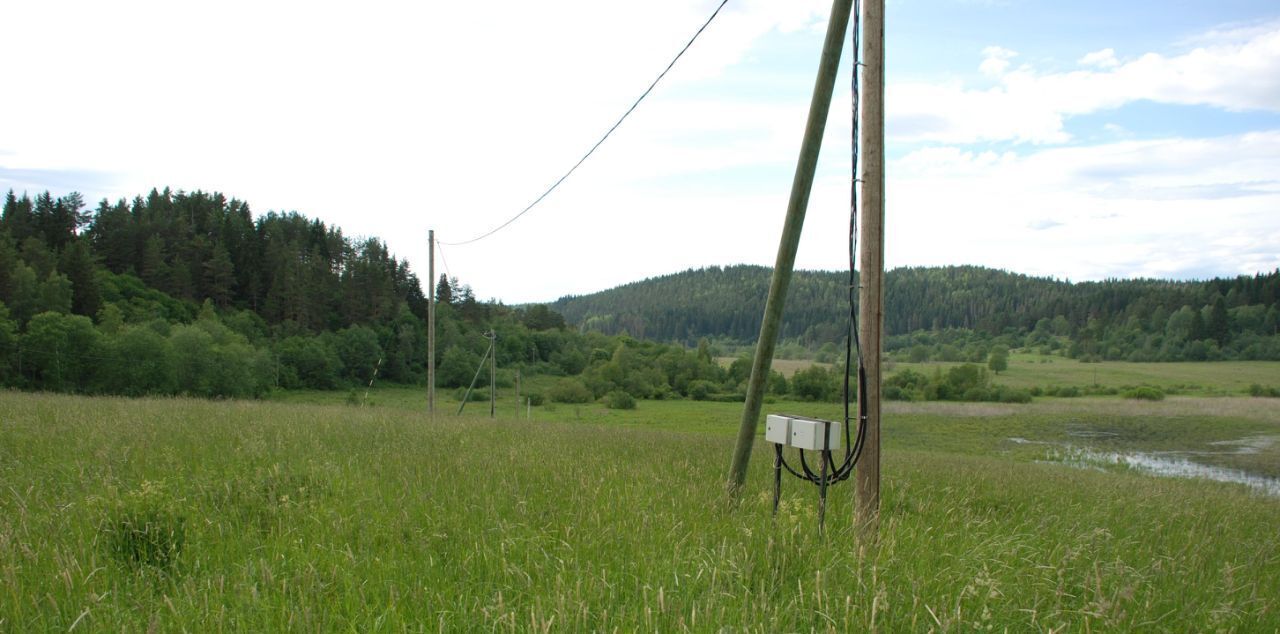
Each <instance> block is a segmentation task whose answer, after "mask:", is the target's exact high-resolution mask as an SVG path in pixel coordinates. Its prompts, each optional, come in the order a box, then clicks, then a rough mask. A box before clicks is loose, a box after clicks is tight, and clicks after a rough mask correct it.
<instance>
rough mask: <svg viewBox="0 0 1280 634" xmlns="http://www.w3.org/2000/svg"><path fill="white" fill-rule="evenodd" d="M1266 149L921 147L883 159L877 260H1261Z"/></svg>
mask: <svg viewBox="0 0 1280 634" xmlns="http://www.w3.org/2000/svg"><path fill="white" fill-rule="evenodd" d="M1276 156H1280V131H1269V132H1259V133H1250V134H1244V135H1237V136H1226V137H1218V138H1211V139H1179V138H1174V139H1160V140H1149V141H1124V142H1118V143H1111V144H1106V145H1100V146H1092V147H1072V148H1050V149H1042V150H1036V151H1032V152H1029V153H1025V154H1014V153H1004V154H993V153H982V152H966V151H962V150H959V149H956V148H928V149H923V150H919V151H916V152H912V153H911V154H909V155H907V156H905V157H903V158H902V159H900V160H898V161H895V162H893V163H892V164H891V165H890V166H889V170H890V171H889V183H888V190H889V192H890V199H889V202H888V203H887V204H888V208H887V212H886V213H887V217H888V218H887V220H886V223H887V226H888V227H889V233H888V235H889V236H890V237H889V245H888V247H887V249H886V253H887V257H888V258H889V262H890V264H894V263H895V262H896V263H911V264H951V263H977V264H985V265H988V266H997V267H1002V268H1009V269H1013V270H1017V271H1020V272H1026V273H1034V274H1041V275H1051V276H1056V277H1069V278H1072V279H1100V278H1105V277H1130V276H1139V275H1141V276H1154V277H1167V276H1181V275H1187V274H1188V273H1189V272H1194V271H1209V272H1215V273H1228V274H1233V273H1253V272H1256V271H1264V270H1272V269H1275V268H1277V267H1280V215H1278V214H1276V213H1275V210H1276V209H1278V208H1280V176H1277V175H1276V171H1275V167H1274V165H1275V157H1276ZM1208 219H1211V220H1208Z"/></svg>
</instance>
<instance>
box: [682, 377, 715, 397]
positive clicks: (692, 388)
mask: <svg viewBox="0 0 1280 634" xmlns="http://www.w3.org/2000/svg"><path fill="white" fill-rule="evenodd" d="M715 392H716V385H715V383H712V382H711V381H704V380H702V379H698V380H697V381H690V382H689V398H691V399H693V400H695V401H705V400H707V399H709V398H711V395H712V394H715Z"/></svg>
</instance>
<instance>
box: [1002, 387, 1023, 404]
mask: <svg viewBox="0 0 1280 634" xmlns="http://www.w3.org/2000/svg"><path fill="white" fill-rule="evenodd" d="M995 396H996V400H998V401H1000V402H1001V403H1030V402H1031V392H1029V391H1027V390H1019V389H1015V388H1009V387H1000V388H998V389H997V390H996V394H995Z"/></svg>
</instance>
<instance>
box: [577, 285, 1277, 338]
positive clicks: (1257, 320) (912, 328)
mask: <svg viewBox="0 0 1280 634" xmlns="http://www.w3.org/2000/svg"><path fill="white" fill-rule="evenodd" d="M769 273H770V270H769V269H767V268H765V267H760V266H745V265H744V266H730V267H724V268H721V267H710V268H704V269H691V270H688V271H684V272H681V273H676V274H672V275H666V276H662V277H655V278H651V279H647V280H644V281H641V282H634V283H631V284H627V285H624V286H619V287H617V288H613V289H610V290H607V291H603V292H600V293H595V294H592V295H585V296H569V297H563V298H561V299H560V300H558V301H556V302H555V303H553V304H552V306H553V308H555V309H556V310H557V311H558V312H560V313H561V314H563V315H564V316H565V318H566V319H567V320H568V321H569V322H570V323H572V324H575V325H577V326H579V327H581V328H583V329H586V330H596V331H600V332H605V333H617V332H624V331H625V332H627V333H630V334H631V335H633V336H637V337H645V338H649V339H654V340H658V341H682V342H692V341H696V340H697V339H699V338H701V337H727V338H730V339H734V340H738V341H752V340H754V338H755V337H756V335H757V333H758V332H759V328H760V318H761V314H762V312H763V309H764V300H765V295H766V294H767V290H768V284H769ZM846 280H847V274H846V273H841V272H830V271H797V272H796V274H795V276H794V278H793V279H792V283H791V290H790V295H789V297H788V299H787V308H786V315H785V318H784V324H783V332H782V337H783V338H784V339H790V340H793V341H795V342H797V343H799V344H800V345H803V346H806V347H810V348H814V347H818V346H821V345H822V344H824V343H832V342H838V341H840V340H841V338H842V337H843V336H844V333H843V327H844V320H845V315H846V311H847V308H846V306H847V304H846V284H847V282H846ZM885 295H886V303H887V306H886V315H885V322H886V324H885V325H886V328H887V329H888V331H889V333H891V334H893V335H908V334H910V333H914V332H918V331H945V330H963V331H972V332H973V333H975V335H977V336H985V337H995V336H1000V335H1006V334H1010V333H1014V334H1022V335H1029V334H1031V333H1033V332H1039V333H1045V334H1052V335H1054V336H1058V337H1069V338H1071V339H1072V340H1074V341H1075V342H1076V343H1078V344H1079V345H1080V346H1082V348H1081V349H1080V354H1096V355H1098V356H1102V357H1107V358H1132V359H1133V360H1181V359H1184V358H1189V359H1203V358H1213V357H1215V355H1217V356H1222V355H1225V356H1231V357H1233V358H1280V357H1278V356H1277V355H1280V346H1278V345H1277V343H1276V341H1275V335H1276V333H1277V328H1276V322H1277V310H1278V308H1277V302H1278V301H1280V271H1273V272H1271V273H1269V274H1265V275H1264V274H1258V275H1255V276H1241V277H1237V278H1231V279H1213V280H1208V281H1197V282H1172V281H1163V280H1108V281H1103V282H1080V283H1072V282H1067V281H1060V280H1053V279H1048V278H1037V277H1029V276H1026V275H1019V274H1016V273H1009V272H1005V271H999V270H993V269H987V268H982V267H973V266H957V267H941V268H900V269H895V270H892V271H889V272H888V274H887V275H886V279H885ZM1195 342H1203V345H1194V346H1193V345H1192V344H1194V343H1195ZM894 343H895V344H898V345H901V344H902V340H901V339H898V340H896V341H895V342H894ZM1016 343H1018V344H1022V343H1023V341H1022V340H1021V339H1019V340H1018V341H1017V342H1016ZM891 347H892V346H891ZM1188 348H1191V349H1190V350H1188ZM1201 348H1204V349H1203V350H1202V349H1201Z"/></svg>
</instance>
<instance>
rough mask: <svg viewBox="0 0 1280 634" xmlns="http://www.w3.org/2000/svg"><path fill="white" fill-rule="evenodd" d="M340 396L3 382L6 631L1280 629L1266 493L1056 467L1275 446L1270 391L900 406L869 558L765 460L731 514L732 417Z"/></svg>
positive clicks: (1, 627)
mask: <svg viewBox="0 0 1280 634" xmlns="http://www.w3.org/2000/svg"><path fill="white" fill-rule="evenodd" d="M1045 365H1048V364H1045ZM1078 365H1083V364H1078ZM1160 367H1165V366H1160ZM1201 367H1208V366H1204V365H1203V364H1202V366H1201ZM1009 374H1010V375H1012V374H1014V372H1012V371H1011V372H1010V373H1009ZM1192 380H1194V381H1195V382H1199V383H1204V384H1208V382H1207V380H1206V379H1205V378H1204V377H1203V376H1202V377H1200V378H1196V379H1192ZM1192 380H1188V381H1192ZM1177 381H1179V382H1181V381H1183V379H1181V378H1179V379H1177ZM347 396H348V395H347V394H345V393H289V394H284V395H281V396H280V398H281V400H280V401H279V402H236V401H223V402H214V401H201V400H188V399H141V400H128V399H120V398H88V397H77V396H64V395H46V394H25V393H16V392H3V393H0V631H21V632H30V631H69V630H83V631H97V630H127V631H141V630H151V631H175V630H196V631H215V630H216V631H220V630H234V631H274V630H336V629H341V630H356V631H400V630H412V631H468V630H482V631H493V630H499V631H586V630H589V631H636V630H646V631H681V630H691V631H716V630H719V629H721V628H728V629H731V630H745V631H762V632H778V631H929V630H933V631H974V630H991V631H1004V630H1009V631H1064V630H1071V631H1090V630H1094V629H1097V630H1102V631H1135V630H1136V631H1274V630H1276V629H1277V628H1280V599H1278V597H1280V534H1277V533H1276V531H1275V527H1276V526H1277V525H1280V499H1277V498H1275V497H1268V496H1264V495H1261V494H1259V493H1257V492H1256V491H1254V490H1252V489H1249V488H1247V487H1244V486H1241V485H1233V484H1224V483H1217V482H1210V481H1204V480H1192V479H1171V478H1157V477H1153V476H1150V475H1147V474H1144V473H1140V472H1137V471H1135V470H1131V469H1125V468H1104V467H1095V468H1085V469H1080V468H1073V467H1071V466H1067V465H1065V464H1062V463H1058V462H1054V461H1053V460H1050V459H1048V455H1047V453H1046V451H1047V449H1046V447H1049V446H1051V445H1052V444H1053V443H1068V442H1071V443H1081V442H1087V443H1092V444H1094V445H1097V446H1100V447H1105V448H1110V449H1126V450H1127V449H1133V450H1150V451H1161V450H1172V449H1186V448H1204V447H1213V446H1216V445H1213V444H1212V443H1222V442H1228V443H1229V442H1233V441H1237V440H1239V439H1242V438H1257V437H1270V436H1280V413H1278V410H1280V407H1277V401H1276V399H1265V398H1248V397H1217V398H1202V397H1201V398H1191V397H1181V396H1175V397H1170V398H1168V399H1166V400H1164V401H1161V402H1155V403H1148V402H1133V401H1124V400H1121V399H1118V398H1101V397H1095V398H1073V399H1048V398H1045V399H1037V400H1036V402H1034V403H1031V404H1029V405H1001V404H989V403H890V404H888V409H887V412H886V420H885V428H884V458H883V462H884V472H883V475H882V479H883V487H884V489H883V507H882V518H881V523H880V530H879V533H878V538H877V539H875V540H874V541H860V540H859V539H858V538H857V535H856V534H855V532H854V530H853V529H852V528H851V525H852V499H851V496H852V488H851V487H850V486H849V485H848V484H842V485H839V486H837V487H835V488H834V489H833V490H832V496H831V500H830V502H831V504H830V507H829V509H828V525H827V531H826V534H825V535H824V536H819V534H818V531H817V528H816V523H815V522H816V506H817V504H816V492H815V491H814V489H813V487H811V486H808V485H805V486H801V484H800V483H798V482H797V481H794V480H792V481H790V482H785V481H784V496H783V503H782V507H781V512H780V513H779V515H778V516H777V517H776V518H775V517H771V513H770V500H771V491H772V489H771V479H770V466H771V460H770V458H771V454H772V452H771V449H770V448H769V447H768V446H767V445H765V443H763V442H758V443H757V445H756V452H755V457H754V459H753V461H752V471H751V474H750V479H749V480H748V484H747V489H746V491H745V495H744V497H743V499H742V501H741V503H740V504H739V505H737V506H736V507H735V506H731V505H729V504H727V503H726V501H725V497H724V492H723V481H724V476H725V471H726V468H727V462H728V456H729V452H730V450H731V448H732V443H733V432H734V430H735V429H736V426H737V421H738V418H739V416H740V414H741V405H740V404H735V403H708V402H691V401H642V402H641V403H640V404H639V406H638V407H637V409H635V410H627V411H622V410H608V409H605V408H604V407H603V406H601V405H598V404H590V405H578V406H573V405H548V406H543V407H535V408H533V416H532V420H528V419H525V418H524V417H523V416H524V414H525V413H526V411H520V412H519V414H520V417H517V411H518V410H517V408H516V404H515V403H514V402H513V401H511V400H510V399H508V400H504V401H502V402H500V403H499V412H498V414H499V416H498V418H497V419H496V420H491V419H489V417H488V403H472V404H469V405H468V410H467V415H465V416H462V417H457V416H454V415H453V412H454V411H456V406H457V403H456V402H455V401H452V400H451V399H449V398H443V399H442V403H441V407H440V410H439V413H438V414H437V416H436V417H435V419H434V420H429V419H428V418H427V416H426V415H425V412H424V411H423V410H424V406H423V395H422V391H421V390H420V389H418V388H410V387H388V388H384V389H379V388H375V389H374V390H373V392H372V393H371V394H370V397H369V399H368V401H364V399H363V398H361V399H360V402H364V403H365V404H364V405H363V406H360V405H355V406H353V405H349V404H346V400H347ZM362 396H363V395H362V394H361V397H362ZM838 408H839V406H838V405H833V404H821V403H792V402H781V403H774V404H771V405H769V406H768V407H767V410H768V411H789V412H794V413H804V414H812V415H822V416H832V417H834V416H837V415H838V413H839V412H838ZM1025 441H1032V442H1025ZM1035 443H1045V444H1035ZM1219 453H1221V454H1222V455H1221V456H1219V457H1218V458H1220V459H1221V460H1223V461H1226V463H1227V464H1229V465H1230V466H1233V467H1236V468H1244V469H1251V470H1255V471H1260V472H1270V473H1274V472H1275V465H1276V464H1277V463H1280V459H1278V458H1280V456H1277V454H1276V453H1275V447H1274V445H1272V446H1266V447H1262V448H1261V449H1260V451H1259V452H1257V453H1239V452H1219Z"/></svg>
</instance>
